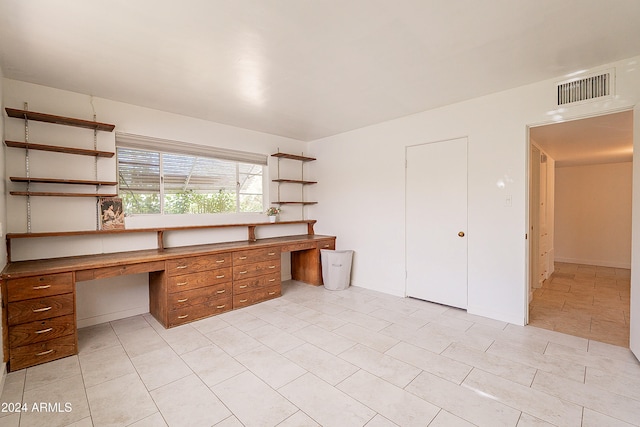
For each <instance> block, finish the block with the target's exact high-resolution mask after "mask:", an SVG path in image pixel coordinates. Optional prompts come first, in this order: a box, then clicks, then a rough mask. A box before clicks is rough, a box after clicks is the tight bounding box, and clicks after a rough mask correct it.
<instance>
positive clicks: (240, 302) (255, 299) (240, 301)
mask: <svg viewBox="0 0 640 427" xmlns="http://www.w3.org/2000/svg"><path fill="white" fill-rule="evenodd" d="M280 295H282V287H281V286H280V285H279V284H278V285H272V286H269V287H264V288H260V289H258V290H256V291H254V292H246V293H244V294H239V295H234V296H233V308H234V309H236V308H242V307H246V306H248V305H252V304H256V303H259V302H262V301H266V300H269V299H272V298H277V297H279V296H280Z"/></svg>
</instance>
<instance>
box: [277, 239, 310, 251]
mask: <svg viewBox="0 0 640 427" xmlns="http://www.w3.org/2000/svg"><path fill="white" fill-rule="evenodd" d="M307 249H318V243H317V242H315V241H310V242H300V243H290V244H288V245H282V246H281V249H280V250H281V251H282V252H295V251H304V250H307Z"/></svg>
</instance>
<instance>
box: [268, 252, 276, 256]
mask: <svg viewBox="0 0 640 427" xmlns="http://www.w3.org/2000/svg"><path fill="white" fill-rule="evenodd" d="M275 254H276V253H275V252H269V253H268V254H267V255H269V256H274V255H275Z"/></svg>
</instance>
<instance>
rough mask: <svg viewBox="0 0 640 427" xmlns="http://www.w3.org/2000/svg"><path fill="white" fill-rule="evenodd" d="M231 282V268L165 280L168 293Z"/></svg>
mask: <svg viewBox="0 0 640 427" xmlns="http://www.w3.org/2000/svg"><path fill="white" fill-rule="evenodd" d="M230 281H231V267H229V268H220V269H217V270H212V271H203V272H202V273H193V274H184V275H182V276H173V277H168V278H167V289H168V290H169V292H180V291H187V290H189V289H196V288H202V287H205V286H213V285H217V284H220V283H226V282H230Z"/></svg>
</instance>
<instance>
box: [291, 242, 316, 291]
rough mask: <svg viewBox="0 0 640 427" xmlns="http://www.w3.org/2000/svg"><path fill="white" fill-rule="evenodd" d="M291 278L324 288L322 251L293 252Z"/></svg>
mask: <svg viewBox="0 0 640 427" xmlns="http://www.w3.org/2000/svg"><path fill="white" fill-rule="evenodd" d="M291 277H292V278H293V280H299V281H301V282H305V283H309V284H311V285H315V286H322V266H321V264H320V250H319V249H308V250H305V251H295V252H291Z"/></svg>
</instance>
